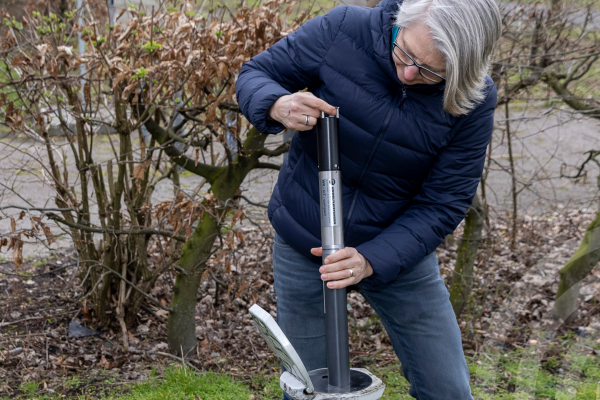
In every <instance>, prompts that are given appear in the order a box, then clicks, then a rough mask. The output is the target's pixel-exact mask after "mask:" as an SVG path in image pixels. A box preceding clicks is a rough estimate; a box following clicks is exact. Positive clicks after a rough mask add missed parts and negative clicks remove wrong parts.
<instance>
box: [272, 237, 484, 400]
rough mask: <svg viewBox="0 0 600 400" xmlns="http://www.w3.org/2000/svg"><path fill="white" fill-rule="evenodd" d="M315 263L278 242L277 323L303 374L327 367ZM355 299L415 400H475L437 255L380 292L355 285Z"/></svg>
mask: <svg viewBox="0 0 600 400" xmlns="http://www.w3.org/2000/svg"><path fill="white" fill-rule="evenodd" d="M319 267H320V264H319V263H315V262H313V261H312V260H311V259H309V258H307V257H305V256H303V255H301V254H300V253H298V252H297V251H296V250H294V249H293V248H292V247H291V246H289V245H288V244H287V243H285V242H284V241H283V240H282V239H281V237H280V236H279V235H277V234H275V240H274V245H273V270H274V272H273V274H274V279H275V284H274V286H275V292H276V293H277V323H278V324H279V326H280V327H281V329H282V330H283V332H284V333H285V335H286V336H287V337H288V339H289V340H290V342H291V343H292V345H293V346H294V348H295V349H296V351H297V352H298V355H299V356H300V358H301V359H302V361H303V362H304V365H305V366H306V369H307V370H308V371H311V370H313V369H317V368H324V367H326V364H327V361H326V356H325V320H324V316H323V284H322V281H321V274H320V273H319ZM357 286H358V290H359V292H360V293H361V294H362V295H363V297H364V298H365V299H366V300H367V301H368V302H369V304H370V305H371V307H372V308H373V309H374V310H375V312H376V313H377V314H378V315H379V318H380V319H381V321H382V322H383V325H384V327H385V329H386V331H387V333H388V336H389V337H390V340H391V342H392V346H393V347H394V351H395V352H396V355H397V356H398V358H399V359H400V362H401V363H402V371H403V373H404V376H405V377H406V379H407V380H408V382H409V383H410V391H409V393H410V395H411V396H412V397H415V398H417V399H419V400H429V399H436V400H440V399H443V400H466V399H473V397H472V396H471V389H470V387H469V369H468V367H467V363H466V361H465V356H464V353H463V350H462V343H461V336H460V329H459V328H458V324H457V323H456V318H455V316H454V312H453V311H452V306H451V304H450V301H449V294H448V290H447V289H446V286H445V285H444V281H443V279H442V278H441V276H440V273H439V266H438V263H437V258H436V255H435V253H431V254H429V255H427V256H426V257H425V258H423V260H422V261H421V262H420V263H419V265H417V266H416V267H415V268H413V269H412V270H411V271H401V272H400V274H399V275H398V277H397V278H396V279H395V280H394V281H392V282H390V283H388V284H386V285H384V286H381V287H374V286H371V285H369V284H367V283H359V284H358V285H357ZM283 398H284V400H291V398H290V397H289V396H288V395H287V394H284V397H283Z"/></svg>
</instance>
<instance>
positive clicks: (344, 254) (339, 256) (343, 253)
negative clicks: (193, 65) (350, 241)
mask: <svg viewBox="0 0 600 400" xmlns="http://www.w3.org/2000/svg"><path fill="white" fill-rule="evenodd" d="M355 251H356V250H355V249H354V247H344V248H343V249H341V250H338V251H336V252H335V253H333V254H331V255H329V256H327V257H326V258H325V264H332V263H334V262H337V261H340V260H344V259H346V258H350V257H352V256H353V255H354V252H355Z"/></svg>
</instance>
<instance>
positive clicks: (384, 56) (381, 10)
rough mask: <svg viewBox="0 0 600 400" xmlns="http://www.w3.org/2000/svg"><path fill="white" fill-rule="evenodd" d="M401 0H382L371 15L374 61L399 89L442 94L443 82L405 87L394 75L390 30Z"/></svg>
mask: <svg viewBox="0 0 600 400" xmlns="http://www.w3.org/2000/svg"><path fill="white" fill-rule="evenodd" d="M401 4H402V0H383V1H381V2H380V3H378V4H377V5H376V6H375V8H374V9H373V11H372V13H371V34H372V36H373V49H374V50H375V59H376V60H377V64H379V66H380V67H381V69H382V70H383V71H384V72H385V73H386V75H388V76H389V77H390V79H391V80H392V81H393V82H395V84H396V85H398V86H399V87H400V88H401V87H405V88H406V89H407V90H411V91H415V92H419V93H438V92H443V91H444V88H445V87H446V84H445V82H440V83H438V84H435V85H426V84H417V85H405V84H403V83H402V82H401V81H400V79H398V75H397V73H396V65H395V64H394V60H392V55H391V52H390V48H391V47H392V28H393V27H394V19H395V18H396V14H397V13H398V9H399V8H400V5H401Z"/></svg>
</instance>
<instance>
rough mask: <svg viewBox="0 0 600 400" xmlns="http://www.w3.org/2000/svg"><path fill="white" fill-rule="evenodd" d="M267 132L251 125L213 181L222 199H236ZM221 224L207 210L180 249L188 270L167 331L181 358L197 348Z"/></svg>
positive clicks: (182, 263)
mask: <svg viewBox="0 0 600 400" xmlns="http://www.w3.org/2000/svg"><path fill="white" fill-rule="evenodd" d="M266 137H267V135H265V134H262V133H260V132H258V130H257V129H256V128H252V129H251V130H250V131H249V132H248V135H247V138H246V140H245V141H244V146H243V147H242V149H241V150H242V151H243V153H240V154H238V156H237V157H236V158H235V160H234V162H233V163H232V164H230V165H229V166H228V167H227V168H225V169H224V170H223V171H222V172H221V173H219V174H218V175H217V176H215V177H212V179H211V180H210V183H211V191H212V193H213V194H214V196H215V197H216V198H218V199H219V201H220V202H224V201H226V200H227V199H231V198H233V196H234V195H235V193H236V191H237V190H238V189H239V187H240V185H241V184H242V182H243V181H244V179H245V177H246V175H247V174H248V173H249V172H250V171H251V170H252V169H253V168H255V167H257V166H258V164H259V162H258V159H259V158H260V150H261V149H262V148H264V142H265V139H266ZM219 229H220V227H219V224H218V221H217V220H215V219H214V218H213V217H212V216H211V214H210V213H208V212H204V213H203V216H202V220H201V221H200V222H199V223H198V226H197V227H196V228H195V230H194V233H193V234H192V237H191V238H190V239H189V240H188V241H187V242H186V243H185V245H184V246H183V250H182V251H181V258H180V259H179V266H180V267H181V268H182V269H183V270H185V271H186V273H183V272H182V273H180V274H179V275H178V276H177V279H176V280H175V286H174V287H173V301H172V303H171V307H172V308H173V311H171V312H170V313H169V320H168V323H167V332H168V337H169V347H170V348H171V350H172V351H174V352H176V353H178V354H179V355H181V356H182V357H183V356H185V355H186V354H188V353H189V352H190V351H191V350H193V349H194V348H195V347H196V344H197V340H196V320H195V317H196V297H197V294H198V286H199V285H200V280H201V277H202V274H203V273H204V270H205V268H206V261H208V258H209V257H210V255H211V251H212V248H213V245H214V243H215V240H216V239H217V238H218V235H219Z"/></svg>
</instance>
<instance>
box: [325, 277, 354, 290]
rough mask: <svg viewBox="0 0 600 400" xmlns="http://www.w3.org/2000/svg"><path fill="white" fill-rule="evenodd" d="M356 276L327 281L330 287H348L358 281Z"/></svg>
mask: <svg viewBox="0 0 600 400" xmlns="http://www.w3.org/2000/svg"><path fill="white" fill-rule="evenodd" d="M355 281H356V279H355V278H348V279H342V280H341V281H332V282H327V287H328V288H329V289H342V288H345V287H348V286H350V285H354V284H355V283H356V282H355Z"/></svg>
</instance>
